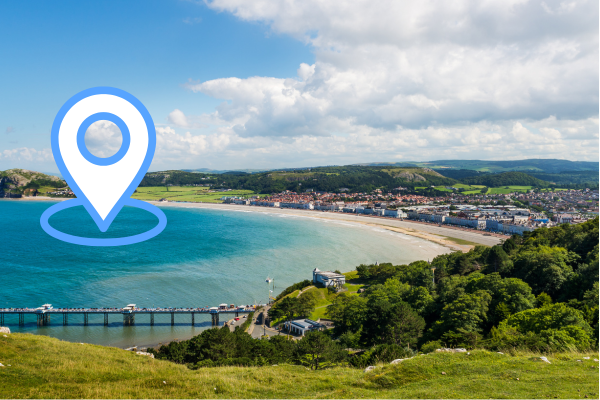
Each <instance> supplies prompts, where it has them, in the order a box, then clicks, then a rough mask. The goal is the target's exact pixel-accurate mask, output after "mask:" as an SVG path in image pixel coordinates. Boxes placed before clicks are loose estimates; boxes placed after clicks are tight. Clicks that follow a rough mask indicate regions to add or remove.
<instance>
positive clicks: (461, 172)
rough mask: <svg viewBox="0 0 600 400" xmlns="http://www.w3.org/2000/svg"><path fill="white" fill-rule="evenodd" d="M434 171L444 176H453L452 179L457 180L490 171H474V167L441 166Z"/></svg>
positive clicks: (485, 173)
mask: <svg viewBox="0 0 600 400" xmlns="http://www.w3.org/2000/svg"><path fill="white" fill-rule="evenodd" d="M434 171H435V172H437V173H438V174H440V175H442V176H445V177H447V178H452V179H457V180H461V179H464V178H472V177H474V176H480V175H487V174H489V172H479V171H474V170H472V169H453V168H441V169H434Z"/></svg>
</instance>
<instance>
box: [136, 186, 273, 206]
mask: <svg viewBox="0 0 600 400" xmlns="http://www.w3.org/2000/svg"><path fill="white" fill-rule="evenodd" d="M209 190H210V189H209V188H208V187H203V186H169V188H168V190H167V187H165V186H151V187H139V188H137V190H136V192H135V193H134V194H133V196H131V198H132V199H138V200H160V199H167V200H169V201H189V202H202V203H221V202H222V200H221V197H223V196H240V197H249V196H255V194H254V192H253V191H251V190H232V191H229V192H210V191H209ZM263 196H264V195H263Z"/></svg>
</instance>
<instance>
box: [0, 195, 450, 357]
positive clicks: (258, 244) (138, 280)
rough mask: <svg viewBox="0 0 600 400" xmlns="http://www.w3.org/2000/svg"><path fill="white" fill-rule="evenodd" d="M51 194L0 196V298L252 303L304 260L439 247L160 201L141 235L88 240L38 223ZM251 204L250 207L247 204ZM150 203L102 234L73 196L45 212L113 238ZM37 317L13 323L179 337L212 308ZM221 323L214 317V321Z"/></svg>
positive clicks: (66, 333) (31, 303)
mask: <svg viewBox="0 0 600 400" xmlns="http://www.w3.org/2000/svg"><path fill="white" fill-rule="evenodd" d="M52 204H54V202H52V201H34V200H0V307H13V308H20V307H39V306H41V305H42V304H46V303H50V304H52V305H53V306H54V307H56V308H63V307H70V308H71V307H123V306H126V305H127V304H130V303H134V304H136V305H137V306H138V307H204V306H211V307H212V306H217V305H218V304H220V303H227V304H235V305H241V304H260V303H265V302H266V301H267V300H268V296H269V290H270V289H272V288H273V287H272V284H271V285H269V284H267V283H266V282H265V279H266V278H267V277H270V278H272V279H274V280H275V294H277V293H279V292H281V290H283V289H284V288H285V287H287V286H289V285H291V284H293V283H295V282H299V281H302V280H304V279H312V270H313V269H314V268H319V269H320V270H336V269H337V270H340V271H342V272H346V271H350V270H353V269H355V267H356V266H357V265H359V264H361V263H367V264H370V263H374V262H376V261H379V262H392V263H394V264H402V263H409V262H412V261H415V260H421V259H431V258H433V257H434V256H435V255H437V254H442V253H445V252H448V251H449V250H448V249H447V248H444V247H442V246H440V245H437V244H434V243H431V242H427V241H425V240H422V239H419V238H415V237H411V236H407V235H403V234H399V233H395V232H391V231H388V230H385V229H381V228H374V227H371V226H366V225H361V224H352V223H348V222H343V221H340V222H337V221H331V220H324V219H316V218H305V217H294V216H289V215H279V214H265V213H257V212H243V211H233V210H214V209H201V208H177V207H168V206H166V207H162V209H163V211H164V213H165V214H166V216H167V219H168V224H167V227H166V229H165V230H164V231H163V232H162V233H161V234H160V235H158V236H157V237H155V238H153V239H151V240H148V241H146V242H143V243H138V244H133V245H128V246H121V247H87V246H79V245H74V244H68V243H64V242H61V241H59V240H57V239H54V238H53V237H50V236H49V235H47V234H46V233H45V232H44V231H43V230H42V229H41V227H40V222H39V220H40V216H41V214H42V213H43V212H44V210H46V209H47V208H48V207H50V206H51V205H52ZM249 210H250V208H249ZM156 222H157V219H156V217H154V216H153V215H152V214H150V213H148V212H146V211H143V210H140V209H135V208H130V207H125V208H124V209H123V210H122V211H121V212H120V213H119V215H118V216H117V218H116V219H115V221H114V222H113V223H112V225H111V227H110V229H109V230H108V231H107V232H106V233H100V231H99V230H98V228H97V227H96V225H95V223H94V222H93V220H92V218H91V217H90V216H89V215H88V213H87V212H86V211H85V209H84V208H83V207H81V206H78V207H73V208H70V209H67V210H64V211H61V212H59V213H57V214H55V215H53V216H52V217H51V218H50V224H51V225H52V226H53V227H55V228H56V229H58V230H60V231H62V232H65V233H69V234H72V235H77V236H84V237H122V236H131V235H135V234H138V233H142V232H145V231H147V230H149V229H151V228H152V227H154V226H155V225H156ZM52 318H53V319H51V321H50V325H49V326H44V327H38V326H37V323H36V318H35V316H34V315H26V316H25V325H24V326H23V327H20V326H19V325H18V316H17V315H8V314H5V325H6V326H9V327H10V328H11V330H12V331H15V332H27V333H35V334H42V335H48V336H53V337H57V338H60V339H63V340H68V341H74V342H85V343H95V344H102V345H110V346H118V347H128V346H133V345H138V346H145V345H155V344H158V343H165V342H168V341H170V340H174V339H185V338H189V337H192V336H194V335H197V334H199V333H200V332H201V331H202V330H203V329H207V328H210V325H211V322H210V316H209V315H199V314H196V318H195V322H196V325H195V326H193V327H192V326H191V316H190V315H189V314H181V315H175V325H174V326H171V320H170V314H166V315H155V325H154V326H150V316H149V315H138V316H136V321H135V325H134V326H123V319H122V317H121V315H110V316H109V325H108V326H104V320H103V314H99V315H93V314H90V315H89V324H88V325H87V326H84V325H83V315H79V314H76V315H70V316H69V321H68V325H67V326H63V324H62V317H61V315H60V314H59V315H56V316H53V317H52ZM222 322H223V318H222V320H221V323H222Z"/></svg>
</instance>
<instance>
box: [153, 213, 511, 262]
mask: <svg viewBox="0 0 600 400" xmlns="http://www.w3.org/2000/svg"><path fill="white" fill-rule="evenodd" d="M151 203H153V204H155V205H157V206H161V207H183V208H206V209H213V210H229V211H242V212H262V213H268V214H274V215H293V216H298V217H308V218H320V219H328V220H335V221H343V222H353V223H359V224H364V225H370V226H377V227H380V228H384V229H388V230H391V231H393V232H398V233H403V234H405V235H410V236H416V237H419V238H421V239H425V240H429V241H432V242H435V243H438V244H441V245H443V246H446V247H449V248H451V249H453V250H459V251H468V250H469V249H470V248H472V245H473V244H481V245H484V246H495V245H497V244H500V243H502V239H503V237H502V236H500V235H490V234H489V233H487V232H480V231H475V230H470V229H462V228H454V227H448V226H438V225H437V224H427V223H422V222H415V221H408V220H398V219H393V218H385V217H376V216H369V215H363V214H350V213H342V212H328V211H327V212H324V211H316V210H300V209H289V208H275V207H260V206H244V205H235V204H218V203H184V202H181V203H177V202H151ZM453 239H454V240H453Z"/></svg>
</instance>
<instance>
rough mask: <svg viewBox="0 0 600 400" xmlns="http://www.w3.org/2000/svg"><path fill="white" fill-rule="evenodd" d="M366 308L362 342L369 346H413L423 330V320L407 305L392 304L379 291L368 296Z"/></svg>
mask: <svg viewBox="0 0 600 400" xmlns="http://www.w3.org/2000/svg"><path fill="white" fill-rule="evenodd" d="M367 308H368V311H367V316H366V319H365V323H364V325H363V334H362V341H363V342H364V343H365V344H367V345H369V346H373V345H377V344H381V343H388V344H397V345H403V346H407V345H415V344H416V342H417V340H418V339H419V337H421V335H422V333H423V329H424V328H425V320H424V319H423V318H422V317H420V316H419V315H418V314H417V313H416V312H415V311H414V310H413V309H412V308H411V307H410V306H409V305H408V304H406V303H404V302H399V303H396V304H393V303H391V302H390V301H389V300H388V298H387V296H385V295H384V294H383V293H382V292H381V291H379V292H375V293H373V294H371V295H370V296H369V298H368V300H367Z"/></svg>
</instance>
